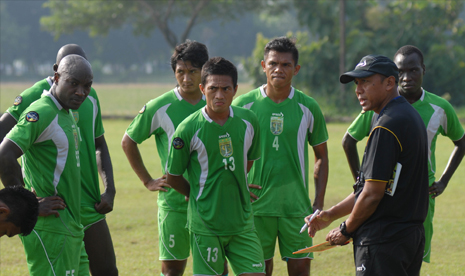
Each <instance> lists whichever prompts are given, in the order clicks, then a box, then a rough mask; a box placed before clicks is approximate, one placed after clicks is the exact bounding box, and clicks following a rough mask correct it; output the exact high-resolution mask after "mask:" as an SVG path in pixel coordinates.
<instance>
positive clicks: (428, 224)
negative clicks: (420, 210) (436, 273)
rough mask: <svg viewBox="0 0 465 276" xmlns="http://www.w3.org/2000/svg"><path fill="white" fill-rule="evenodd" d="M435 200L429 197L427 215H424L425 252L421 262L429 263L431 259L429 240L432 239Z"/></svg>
mask: <svg viewBox="0 0 465 276" xmlns="http://www.w3.org/2000/svg"><path fill="white" fill-rule="evenodd" d="M435 204H436V199H433V198H431V195H429V206H428V215H426V219H425V222H423V226H424V227H425V252H424V254H423V261H424V262H427V263H429V262H430V257H431V240H432V239H433V217H434V205H435Z"/></svg>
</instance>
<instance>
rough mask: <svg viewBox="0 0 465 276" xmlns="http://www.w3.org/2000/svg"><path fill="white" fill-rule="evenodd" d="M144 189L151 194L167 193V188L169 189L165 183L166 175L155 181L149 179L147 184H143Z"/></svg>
mask: <svg viewBox="0 0 465 276" xmlns="http://www.w3.org/2000/svg"><path fill="white" fill-rule="evenodd" d="M144 185H145V187H146V188H147V189H148V190H149V191H152V192H155V191H162V192H168V190H167V189H165V188H163V187H167V188H171V186H170V185H168V183H167V182H166V174H164V175H163V176H162V177H160V178H157V179H150V180H149V182H147V183H144Z"/></svg>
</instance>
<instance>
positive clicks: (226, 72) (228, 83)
mask: <svg viewBox="0 0 465 276" xmlns="http://www.w3.org/2000/svg"><path fill="white" fill-rule="evenodd" d="M200 89H201V90H202V93H203V94H204V95H205V98H206V102H207V104H206V106H205V107H204V108H202V109H201V110H198V111H197V112H195V113H193V114H192V115H190V116H189V117H187V118H186V119H185V120H184V121H183V122H182V123H181V124H180V125H179V126H178V128H177V129H176V132H175V133H174V135H173V137H174V138H173V139H172V143H171V149H170V152H169V157H168V168H167V183H168V184H169V185H170V186H171V187H173V188H174V189H175V190H177V191H178V192H180V193H181V194H183V195H185V196H188V197H189V208H188V228H189V231H190V236H191V239H190V240H191V248H192V257H193V271H194V275H221V273H222V272H223V269H224V265H223V264H224V261H225V258H227V259H228V262H229V264H230V265H231V267H232V269H233V271H234V273H235V275H261V274H264V270H265V267H264V266H265V264H264V261H263V253H262V250H261V246H260V242H259V239H258V235H257V232H256V230H255V227H254V224H253V210H252V205H251V203H250V194H249V190H248V187H247V171H248V169H250V166H251V165H252V164H253V161H254V160H256V159H258V158H260V145H259V127H258V120H257V117H256V116H255V115H254V114H253V113H252V112H250V111H249V110H246V109H243V108H239V107H232V106H231V102H232V99H233V97H234V95H235V94H236V91H237V70H236V67H235V66H234V65H233V64H232V63H231V62H229V61H227V60H226V59H224V58H221V57H215V58H211V59H210V60H209V61H207V62H206V63H205V65H204V66H203V67H202V82H201V85H200ZM186 170H187V172H188V180H186V179H185V178H184V177H183V174H184V172H185V171H186Z"/></svg>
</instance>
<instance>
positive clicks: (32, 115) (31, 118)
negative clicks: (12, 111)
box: [26, 111, 39, 123]
mask: <svg viewBox="0 0 465 276" xmlns="http://www.w3.org/2000/svg"><path fill="white" fill-rule="evenodd" d="M38 120H39V114H38V113H37V112H35V111H29V112H28V113H27V114H26V121H28V122H31V123H33V122H37V121H38Z"/></svg>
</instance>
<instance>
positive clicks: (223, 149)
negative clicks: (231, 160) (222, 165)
mask: <svg viewBox="0 0 465 276" xmlns="http://www.w3.org/2000/svg"><path fill="white" fill-rule="evenodd" d="M222 136H225V135H222ZM222 136H220V137H222ZM227 136H228V137H225V138H222V139H220V141H219V142H220V153H221V155H222V156H223V157H230V156H231V155H232V154H233V147H232V142H231V137H229V134H228V133H227Z"/></svg>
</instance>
